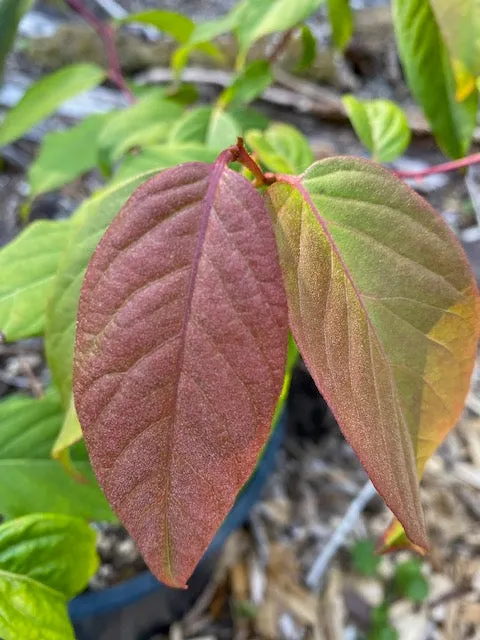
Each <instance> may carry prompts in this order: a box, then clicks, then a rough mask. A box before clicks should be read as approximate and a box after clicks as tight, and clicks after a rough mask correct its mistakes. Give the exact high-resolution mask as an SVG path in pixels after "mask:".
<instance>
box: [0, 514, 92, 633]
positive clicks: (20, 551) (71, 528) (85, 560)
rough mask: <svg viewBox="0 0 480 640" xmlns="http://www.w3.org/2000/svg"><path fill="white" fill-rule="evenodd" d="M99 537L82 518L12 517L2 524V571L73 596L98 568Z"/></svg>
mask: <svg viewBox="0 0 480 640" xmlns="http://www.w3.org/2000/svg"><path fill="white" fill-rule="evenodd" d="M96 538H97V536H96V534H95V531H94V530H93V529H92V528H91V527H90V526H89V525H88V524H87V523H86V521H85V520H81V519H80V518H71V517H69V516H64V515H59V514H50V513H42V514H30V515H28V516H24V517H23V518H16V519H15V520H9V521H8V522H5V523H3V524H2V525H1V526H0V570H2V571H9V572H10V573H16V574H19V575H23V576H28V577H29V578H32V580H36V581H37V582H40V583H41V584H44V585H45V586H47V587H50V588H51V589H54V590H55V591H58V592H59V593H61V594H63V595H64V596H65V597H66V598H73V596H76V595H77V593H80V592H81V591H83V590H84V589H85V587H86V586H87V584H88V581H89V580H90V578H91V577H92V576H93V575H94V574H95V572H96V571H97V569H98V555H97V551H96V545H95V543H96ZM39 622H40V621H39Z"/></svg>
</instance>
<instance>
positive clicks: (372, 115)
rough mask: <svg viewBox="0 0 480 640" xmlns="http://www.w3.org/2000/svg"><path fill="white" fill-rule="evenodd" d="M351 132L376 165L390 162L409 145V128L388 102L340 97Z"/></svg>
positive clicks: (396, 107)
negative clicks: (350, 124) (351, 128)
mask: <svg viewBox="0 0 480 640" xmlns="http://www.w3.org/2000/svg"><path fill="white" fill-rule="evenodd" d="M343 104H344V105H345V108H346V110H347V114H348V117H349V118H350V122H351V123H352V125H353V128H354V129H355V133H356V134H357V136H358V137H359V138H360V140H361V141H362V142H363V144H364V145H365V146H366V147H367V149H368V150H369V151H371V152H372V157H373V160H375V161H376V162H392V161H393V160H395V159H396V158H398V156H401V155H402V153H403V152H404V151H405V149H406V148H407V147H408V145H409V143H410V128H409V126H408V120H407V117H406V115H405V113H404V112H403V110H402V109H401V108H400V107H399V106H398V105H396V104H395V103H394V102H391V101H390V100H357V99H356V98H355V97H354V96H344V98H343Z"/></svg>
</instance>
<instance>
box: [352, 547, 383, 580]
mask: <svg viewBox="0 0 480 640" xmlns="http://www.w3.org/2000/svg"><path fill="white" fill-rule="evenodd" d="M352 560H353V565H354V567H355V569H356V570H357V571H358V572H359V573H361V574H362V575H364V576H374V575H375V574H376V573H377V569H378V565H379V564H380V558H379V556H378V555H376V554H375V543H374V542H373V541H372V540H357V542H356V543H355V544H354V545H353V548H352Z"/></svg>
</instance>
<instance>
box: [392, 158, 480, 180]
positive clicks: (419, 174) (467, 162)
mask: <svg viewBox="0 0 480 640" xmlns="http://www.w3.org/2000/svg"><path fill="white" fill-rule="evenodd" d="M479 162H480V153H474V154H472V155H471V156H467V157H466V158H461V159H460V160H452V161H451V162H443V163H442V164H437V165H436V166H435V167H429V168H428V169H422V170H421V171H394V173H395V175H396V176H397V178H405V179H406V178H415V179H417V180H421V179H422V178H426V177H427V176H433V175H434V174H435V173H446V172H447V171H455V169H462V168H463V167H470V166H471V165H472V164H478V163H479Z"/></svg>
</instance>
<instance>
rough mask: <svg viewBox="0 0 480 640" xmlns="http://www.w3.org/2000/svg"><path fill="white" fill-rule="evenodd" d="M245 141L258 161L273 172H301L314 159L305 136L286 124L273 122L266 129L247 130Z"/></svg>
mask: <svg viewBox="0 0 480 640" xmlns="http://www.w3.org/2000/svg"><path fill="white" fill-rule="evenodd" d="M247 143H248V145H249V146H250V147H251V149H252V150H253V151H254V152H255V153H256V154H257V156H258V159H259V160H260V162H262V163H263V164H264V165H265V166H266V167H267V168H268V169H269V170H270V171H273V172H275V173H302V171H305V169H306V168H307V167H309V166H310V165H311V164H312V162H313V160H314V158H313V153H312V149H311V147H310V144H309V142H308V140H307V138H306V137H305V136H304V135H303V134H302V133H301V132H300V131H299V130H298V129H296V128H295V127H292V126H291V125H288V124H282V123H275V124H272V125H271V126H270V127H268V129H267V130H266V131H258V130H256V129H254V130H252V131H249V132H248V133H247Z"/></svg>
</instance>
